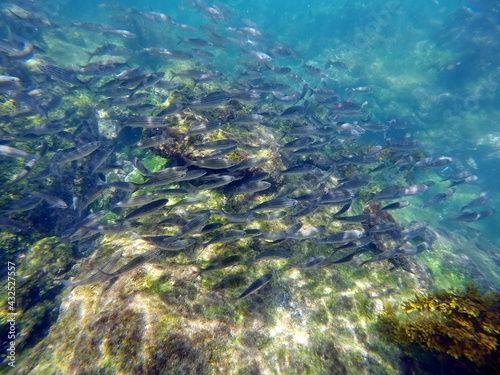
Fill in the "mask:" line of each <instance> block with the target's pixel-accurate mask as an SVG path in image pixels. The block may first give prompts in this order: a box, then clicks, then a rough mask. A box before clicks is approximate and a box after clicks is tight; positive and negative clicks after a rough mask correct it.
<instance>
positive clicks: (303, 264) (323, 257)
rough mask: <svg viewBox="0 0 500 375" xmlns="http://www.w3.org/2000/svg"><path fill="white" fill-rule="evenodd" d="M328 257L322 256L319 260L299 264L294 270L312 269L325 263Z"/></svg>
mask: <svg viewBox="0 0 500 375" xmlns="http://www.w3.org/2000/svg"><path fill="white" fill-rule="evenodd" d="M325 259H326V257H325V256H320V257H317V258H313V259H311V260H309V261H307V262H306V263H302V264H297V265H296V266H294V267H293V268H299V269H300V268H311V267H315V266H317V265H319V264H321V263H323V262H324V261H325Z"/></svg>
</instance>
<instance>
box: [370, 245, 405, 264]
mask: <svg viewBox="0 0 500 375" xmlns="http://www.w3.org/2000/svg"><path fill="white" fill-rule="evenodd" d="M399 247H400V246H396V247H394V248H393V249H390V250H386V251H384V252H382V253H380V254H378V255H375V256H374V257H372V258H370V259H368V260H365V261H364V262H362V263H361V264H360V266H362V265H364V264H366V263H373V262H380V261H382V260H387V259H391V258H393V257H395V256H396V255H397V254H398V251H399Z"/></svg>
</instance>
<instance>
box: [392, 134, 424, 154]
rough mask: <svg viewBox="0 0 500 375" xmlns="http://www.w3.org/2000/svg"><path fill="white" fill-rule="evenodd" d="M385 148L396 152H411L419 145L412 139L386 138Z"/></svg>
mask: <svg viewBox="0 0 500 375" xmlns="http://www.w3.org/2000/svg"><path fill="white" fill-rule="evenodd" d="M385 141H386V143H387V147H391V148H394V149H396V150H402V151H406V150H413V149H416V148H418V147H420V143H419V142H417V141H416V140H414V139H411V138H407V137H403V138H393V139H391V138H387V139H386V140H385Z"/></svg>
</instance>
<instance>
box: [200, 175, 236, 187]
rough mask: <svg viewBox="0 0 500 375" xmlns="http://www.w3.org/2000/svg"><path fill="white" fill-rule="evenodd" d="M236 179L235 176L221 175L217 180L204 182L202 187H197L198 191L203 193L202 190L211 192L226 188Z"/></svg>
mask: <svg viewBox="0 0 500 375" xmlns="http://www.w3.org/2000/svg"><path fill="white" fill-rule="evenodd" d="M235 179H236V177H235V176H230V175H219V176H217V177H215V178H211V179H210V180H208V181H206V182H203V183H202V184H201V185H198V186H197V187H196V191H202V190H211V189H215V188H218V187H221V186H225V185H227V184H230V183H231V182H233V181H234V180H235Z"/></svg>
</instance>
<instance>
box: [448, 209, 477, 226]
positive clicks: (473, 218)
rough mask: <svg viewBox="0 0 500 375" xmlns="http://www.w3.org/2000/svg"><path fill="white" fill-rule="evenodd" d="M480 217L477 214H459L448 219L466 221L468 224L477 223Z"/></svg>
mask: <svg viewBox="0 0 500 375" xmlns="http://www.w3.org/2000/svg"><path fill="white" fill-rule="evenodd" d="M479 217H480V214H479V212H475V211H473V212H460V213H458V214H455V215H451V216H450V217H449V218H448V219H449V220H452V221H466V222H469V223H472V222H474V221H477V220H478V219H479Z"/></svg>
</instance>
